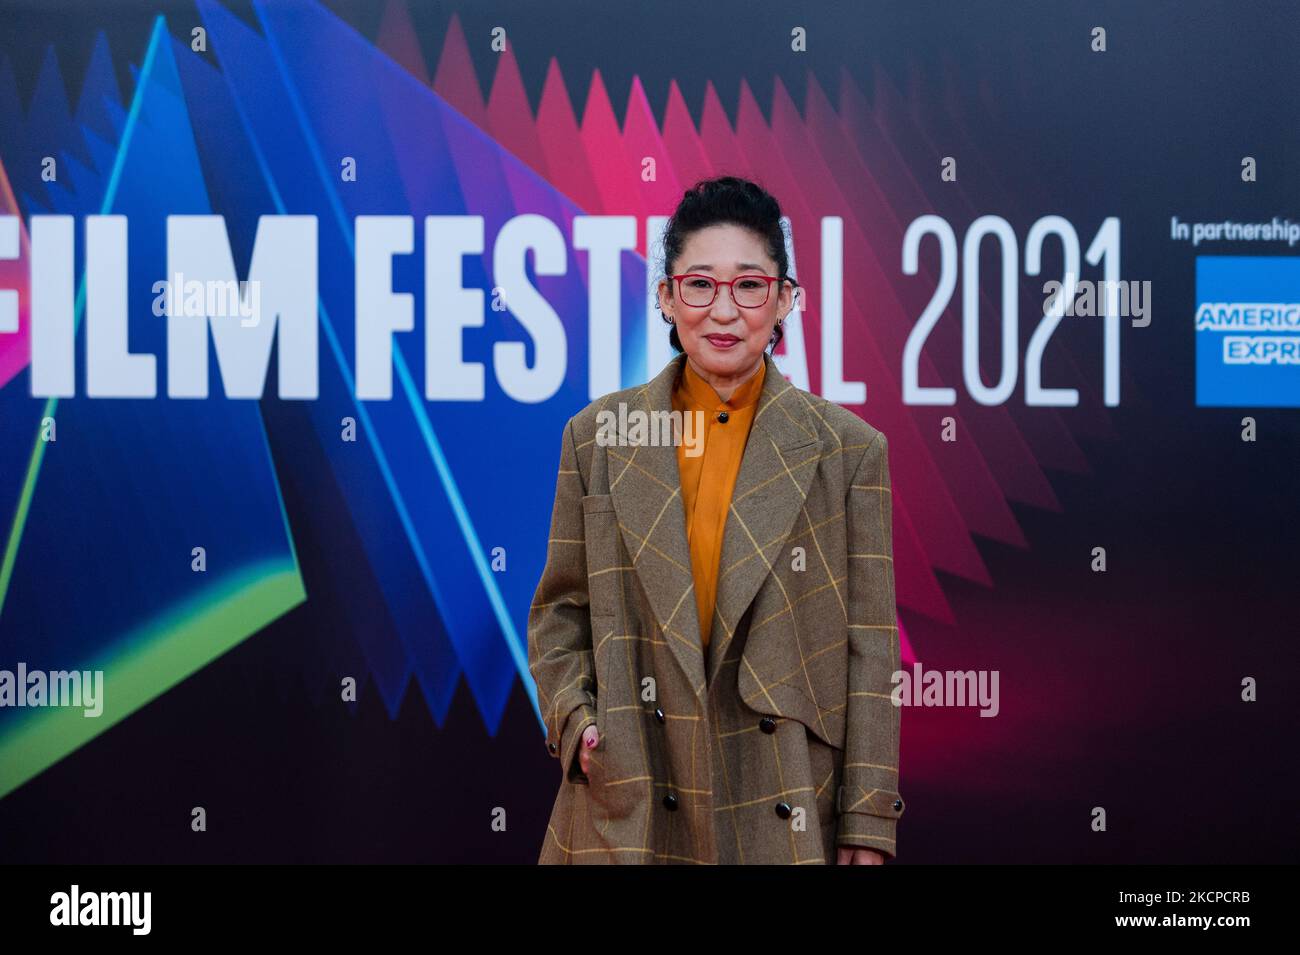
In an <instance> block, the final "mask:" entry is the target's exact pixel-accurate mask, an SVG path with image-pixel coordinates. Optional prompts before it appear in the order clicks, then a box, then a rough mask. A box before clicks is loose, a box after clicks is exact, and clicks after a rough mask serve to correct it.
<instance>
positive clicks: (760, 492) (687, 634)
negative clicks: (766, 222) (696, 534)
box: [605, 354, 821, 698]
mask: <svg viewBox="0 0 1300 955" xmlns="http://www.w3.org/2000/svg"><path fill="white" fill-rule="evenodd" d="M685 361H686V356H685V355H684V354H679V355H677V356H676V357H675V358H673V360H672V361H670V362H669V363H668V364H667V365H665V366H664V369H663V370H662V371H661V372H659V374H658V375H656V376H655V377H654V378H653V379H652V380H651V381H650V382H648V383H647V384H646V385H645V387H643V388H641V389H640V390H639V391H637V392H634V393H633V396H632V398H631V399H629V401H628V409H627V411H628V413H629V415H630V413H631V412H632V411H633V410H637V411H640V412H643V413H645V414H646V415H649V414H650V413H651V412H654V411H660V412H664V411H667V412H671V411H672V390H673V387H674V385H675V383H676V381H677V376H678V375H679V374H680V372H681V368H682V365H683V364H684V363H685ZM763 361H764V362H765V363H766V365H767V368H766V372H765V375H764V380H763V390H762V392H761V394H760V396H759V399H758V406H757V408H756V409H755V412H754V422H753V425H752V426H751V428H750V432H749V439H748V440H747V442H746V444H745V454H744V456H743V458H742V459H741V463H740V473H739V474H738V475H737V477H736V486H735V490H734V492H733V494H732V499H731V506H730V509H729V510H728V512H727V523H726V528H725V530H724V533H723V543H722V558H721V562H720V566H719V569H718V573H719V580H718V593H717V599H716V608H715V610H714V615H713V621H712V630H711V631H710V635H709V642H710V654H709V656H710V658H711V661H712V662H711V665H710V666H709V672H708V676H707V678H706V674H705V661H704V651H703V645H702V642H701V639H700V627H699V614H698V612H697V611H696V604H695V583H694V578H693V576H692V574H691V552H690V547H689V545H688V544H687V542H686V512H685V509H684V507H683V506H682V494H681V473H680V470H679V469H678V466H677V448H676V447H675V446H674V445H672V444H671V443H667V442H663V441H653V440H651V441H649V442H648V443H641V444H639V445H631V444H630V442H629V438H628V434H627V431H628V428H629V427H630V426H631V423H632V422H631V419H630V417H629V418H628V419H625V418H624V415H623V414H622V413H620V410H619V409H618V408H608V409H605V410H609V411H612V412H613V413H614V414H616V415H618V426H617V431H618V434H619V439H618V442H617V444H616V445H615V446H612V447H610V448H609V449H608V455H609V490H610V498H611V500H612V501H613V504H614V511H615V513H616V515H617V516H618V526H619V530H620V532H621V533H622V535H623V541H624V543H625V544H626V546H627V550H628V553H629V554H631V555H632V564H633V567H634V569H635V571H636V574H637V577H638V578H639V579H640V581H641V586H642V589H643V590H644V591H645V594H646V598H647V599H648V600H649V602H650V606H651V609H653V610H654V613H655V616H656V618H658V620H659V621H660V622H661V624H662V625H663V633H662V636H663V637H664V639H665V640H667V641H668V645H669V647H670V648H671V649H672V652H673V655H674V656H675V657H676V658H677V661H678V663H679V665H680V666H681V668H682V671H683V672H684V673H686V674H687V676H688V677H689V679H690V682H691V686H693V687H694V688H695V691H696V693H697V694H698V695H699V696H700V697H701V698H703V697H704V695H705V693H706V692H707V683H706V680H707V679H711V678H712V676H713V674H714V673H715V672H716V671H717V668H718V666H720V665H721V662H722V659H723V658H724V656H725V655H726V651H727V647H728V646H729V645H730V643H731V640H732V637H733V636H734V634H735V629H736V626H737V624H738V623H739V621H740V618H741V617H743V616H744V614H745V611H746V610H747V609H748V608H749V605H750V604H751V603H752V602H753V600H754V596H755V595H756V594H757V593H758V590H759V588H760V587H761V586H762V583H763V581H764V580H765V579H766V578H767V576H768V574H769V573H770V572H771V569H772V563H773V561H774V560H775V559H776V557H777V555H779V554H780V553H781V551H782V549H783V548H784V545H785V541H786V538H788V537H789V536H790V532H791V530H792V529H793V527H794V522H795V519H796V518H797V517H798V515H799V511H800V509H801V508H802V507H803V503H804V501H805V499H806V498H807V496H808V488H809V486H810V485H811V483H812V478H813V474H814V472H815V471H816V467H817V462H818V460H819V459H820V453H821V440H820V439H819V438H818V436H817V430H816V428H815V427H814V426H813V424H812V423H811V421H810V420H809V412H808V408H807V405H806V404H805V403H804V401H803V400H802V399H801V398H800V397H799V396H798V394H797V392H798V389H797V388H795V387H794V386H793V385H791V384H790V383H789V382H788V381H787V380H786V378H785V376H784V375H782V374H781V372H780V370H779V369H778V368H777V366H776V362H774V361H773V360H772V358H771V356H770V355H767V354H764V356H763ZM651 420H653V419H651Z"/></svg>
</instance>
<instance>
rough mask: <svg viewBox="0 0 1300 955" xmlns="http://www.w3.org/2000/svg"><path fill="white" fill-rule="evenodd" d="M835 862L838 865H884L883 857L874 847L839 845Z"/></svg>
mask: <svg viewBox="0 0 1300 955" xmlns="http://www.w3.org/2000/svg"><path fill="white" fill-rule="evenodd" d="M837 862H838V864H839V865H884V864H885V857H884V855H883V854H881V853H879V852H877V851H876V850H875V849H862V848H859V847H858V846H840V847H839V859H838V860H837Z"/></svg>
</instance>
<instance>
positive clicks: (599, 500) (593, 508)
mask: <svg viewBox="0 0 1300 955" xmlns="http://www.w3.org/2000/svg"><path fill="white" fill-rule="evenodd" d="M613 509H614V497H613V495H610V494H587V495H584V496H583V498H582V513H584V514H598V513H600V512H601V511H612V510H613Z"/></svg>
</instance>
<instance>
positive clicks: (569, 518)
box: [528, 177, 903, 864]
mask: <svg viewBox="0 0 1300 955" xmlns="http://www.w3.org/2000/svg"><path fill="white" fill-rule="evenodd" d="M780 219H781V210H780V206H779V205H778V203H777V201H776V199H774V198H773V197H772V196H771V195H769V194H768V193H767V192H765V191H764V190H763V189H761V188H760V187H759V186H757V185H755V184H754V183H751V182H748V181H745V180H743V179H736V178H732V177H725V178H721V179H715V180H710V181H706V182H702V183H699V184H698V185H696V186H695V187H694V188H692V189H691V190H689V191H688V192H687V193H686V194H685V196H684V197H683V199H682V201H681V204H680V205H679V206H678V207H677V210H676V212H675V213H674V215H673V216H672V218H671V219H670V221H669V223H668V226H667V230H666V233H665V236H664V264H665V272H666V274H665V276H664V277H663V279H662V281H660V283H659V307H660V309H661V310H662V312H663V314H664V318H665V321H667V322H668V323H669V324H670V325H671V326H672V328H671V330H670V341H671V342H672V345H673V347H674V348H675V349H676V350H677V351H678V352H680V353H681V354H678V355H677V356H676V357H675V358H674V359H673V360H672V361H671V362H669V363H668V365H666V366H665V367H664V369H663V370H662V371H661V372H659V373H658V374H657V375H656V376H655V377H654V379H653V380H651V381H650V382H649V383H648V384H646V385H643V386H641V387H637V388H628V389H624V390H622V391H616V392H614V393H613V394H610V395H607V396H605V397H604V398H601V399H599V400H597V401H595V402H593V403H592V404H591V405H589V406H588V407H587V408H585V409H583V410H582V411H580V412H579V413H578V414H576V415H574V416H573V418H571V419H570V420H569V422H568V424H567V426H566V428H565V431H564V439H563V444H562V449H561V457H560V470H559V476H558V479H557V486H556V494H555V508H554V513H553V517H552V522H551V533H550V541H549V544H548V551H547V560H546V567H545V569H544V571H543V573H542V578H541V581H540V583H539V584H538V587H537V593H536V596H535V597H534V600H533V605H532V609H531V611H530V613H529V623H528V651H529V669H530V671H531V673H532V675H533V677H534V679H535V680H536V682H537V689H538V699H539V702H540V703H541V708H542V713H543V716H544V717H545V721H546V743H547V749H548V751H549V752H550V753H551V755H553V756H556V757H557V758H558V759H559V760H560V765H561V767H562V768H563V774H562V778H561V783H560V791H559V794H558V796H557V798H556V800H555V805H554V808H553V810H552V812H551V817H550V822H549V824H548V826H547V831H546V838H545V842H544V844H543V846H542V851H541V857H540V860H539V861H540V862H544V863H551V862H557V863H590V862H616V863H706V864H707V863H721V864H728V863H827V864H836V863H838V864H846V863H847V864H878V863H881V862H883V861H884V860H885V859H886V858H893V857H894V854H895V830H896V825H897V821H898V818H899V816H900V815H901V814H902V811H903V802H902V800H901V798H900V797H899V793H898V732H899V711H898V709H897V708H896V707H895V706H894V705H893V704H892V703H891V700H890V694H891V691H892V688H893V686H892V682H891V677H892V675H893V674H894V673H895V672H896V671H897V670H898V669H899V648H898V628H897V621H896V618H895V608H894V574H893V552H892V547H891V542H892V534H891V496H890V485H889V468H888V449H887V445H886V442H885V437H884V435H883V434H881V433H880V432H879V431H877V430H876V429H875V428H873V427H871V425H869V424H867V423H866V422H865V421H863V420H862V419H861V418H859V417H857V416H856V415H854V414H853V413H852V412H849V411H847V410H846V409H844V408H842V407H841V406H839V405H836V404H834V403H833V402H829V401H826V400H825V399H823V398H819V397H817V396H815V395H812V394H809V393H808V392H805V391H803V390H801V389H799V388H796V387H794V386H792V385H791V384H790V383H789V382H788V381H787V380H786V379H785V377H784V376H783V375H782V374H781V373H780V372H779V371H778V370H777V368H776V365H775V363H774V362H773V361H772V358H771V356H770V355H769V354H768V353H767V348H768V347H769V346H775V344H776V343H777V342H779V341H780V338H781V328H780V326H781V322H782V321H783V320H784V319H785V317H786V315H788V314H789V312H790V309H791V307H792V305H793V288H792V286H794V284H795V283H794V280H793V279H791V278H790V277H789V275H788V274H787V271H788V267H789V262H788V258H787V253H786V247H785V239H784V235H783V232H782V229H781V222H780ZM620 409H621V411H622V412H623V413H620ZM635 411H639V412H641V413H642V414H641V415H634V414H632V412H635ZM671 411H678V412H683V413H686V414H691V413H693V414H695V415H696V418H695V419H694V420H699V419H700V418H701V417H702V418H703V441H702V448H703V453H695V452H697V451H698V450H699V449H700V445H701V442H698V441H696V442H691V441H688V440H685V438H689V436H690V432H689V431H684V432H683V440H679V441H678V442H677V444H676V446H675V447H674V446H673V444H672V443H671V442H666V441H664V442H660V441H654V440H650V441H647V440H646V439H645V435H644V434H643V433H635V432H634V429H633V428H632V427H631V426H630V425H628V433H623V432H622V431H621V430H619V428H614V429H612V432H613V433H611V429H610V428H609V427H608V423H609V422H610V421H615V420H616V421H620V422H631V421H633V420H635V419H637V418H641V420H645V417H646V416H648V415H652V414H654V413H659V415H660V420H662V419H663V417H665V415H664V413H666V412H671ZM602 412H603V414H602ZM683 420H685V419H683ZM602 422H604V424H602ZM620 427H622V425H620Z"/></svg>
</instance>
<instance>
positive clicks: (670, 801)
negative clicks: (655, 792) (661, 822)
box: [664, 793, 677, 812]
mask: <svg viewBox="0 0 1300 955" xmlns="http://www.w3.org/2000/svg"><path fill="white" fill-rule="evenodd" d="M664 808H665V809H667V810H668V811H669V812H676V811H677V797H676V796H674V795H673V794H672V793H669V794H668V795H667V796H665V797H664Z"/></svg>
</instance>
